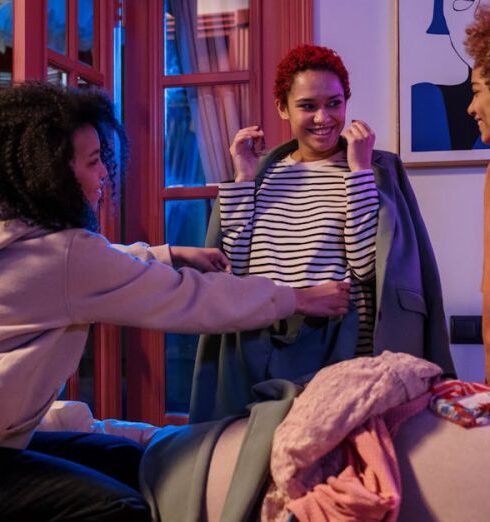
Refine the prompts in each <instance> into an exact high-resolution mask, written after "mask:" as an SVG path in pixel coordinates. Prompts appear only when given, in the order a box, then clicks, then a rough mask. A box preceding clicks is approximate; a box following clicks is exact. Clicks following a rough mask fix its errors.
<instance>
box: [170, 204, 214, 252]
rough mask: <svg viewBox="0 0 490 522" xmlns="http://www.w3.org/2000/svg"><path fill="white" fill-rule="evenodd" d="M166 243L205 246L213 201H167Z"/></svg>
mask: <svg viewBox="0 0 490 522" xmlns="http://www.w3.org/2000/svg"><path fill="white" fill-rule="evenodd" d="M164 204H165V242H166V243H168V244H169V245H180V246H197V247H202V246H204V240H205V238H206V229H207V226H208V221H209V215H210V214H211V210H212V205H213V200H210V199H176V200H167V201H165V203H164Z"/></svg>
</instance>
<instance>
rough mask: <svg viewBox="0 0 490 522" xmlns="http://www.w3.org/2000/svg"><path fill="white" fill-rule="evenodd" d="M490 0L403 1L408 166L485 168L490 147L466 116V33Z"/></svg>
mask: <svg viewBox="0 0 490 522" xmlns="http://www.w3.org/2000/svg"><path fill="white" fill-rule="evenodd" d="M485 2H487V0H398V5H397V13H398V16H397V19H398V20H397V21H398V64H399V72H398V75H399V76H398V82H399V130H400V156H401V158H402V160H403V161H404V162H405V163H406V164H408V165H409V166H410V165H412V166H428V165H433V164H437V165H439V164H441V163H447V164H451V165H454V164H483V163H486V162H488V160H489V159H490V148H489V147H488V146H486V145H484V144H483V143H482V141H481V138H480V133H479V131H478V126H477V124H476V122H475V120H474V119H473V118H472V117H471V116H470V115H469V114H468V113H467V108H468V105H469V104H470V102H471V98H472V91H471V67H472V65H473V64H472V61H471V59H470V58H469V56H468V55H467V54H466V50H465V47H464V40H465V37H466V33H465V29H466V27H467V26H468V25H469V24H470V23H471V22H472V21H473V17H474V13H475V10H476V9H478V6H479V4H480V3H485Z"/></svg>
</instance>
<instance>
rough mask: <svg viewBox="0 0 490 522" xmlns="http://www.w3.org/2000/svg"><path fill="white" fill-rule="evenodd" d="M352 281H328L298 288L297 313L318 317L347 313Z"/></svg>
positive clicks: (296, 291)
mask: <svg viewBox="0 0 490 522" xmlns="http://www.w3.org/2000/svg"><path fill="white" fill-rule="evenodd" d="M349 288H350V283H346V282H344V281H328V282H327V283H323V284H321V285H318V286H311V287H309V288H299V289H298V288H296V289H295V293H296V310H295V312H296V313H300V314H303V315H310V316H316V317H325V316H336V315H343V314H346V313H347V310H348V308H349Z"/></svg>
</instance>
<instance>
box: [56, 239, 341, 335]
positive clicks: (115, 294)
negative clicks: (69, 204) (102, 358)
mask: <svg viewBox="0 0 490 522" xmlns="http://www.w3.org/2000/svg"><path fill="white" fill-rule="evenodd" d="M65 288H66V294H65V300H66V307H67V311H68V314H69V317H70V319H71V322H72V323H73V324H85V323H88V322H107V323H112V324H120V325H128V326H137V327H141V328H155V329H161V330H165V331H168V332H180V333H215V332H216V333H218V332H235V331H241V330H252V329H257V328H262V327H265V326H268V325H270V324H271V323H273V322H274V321H276V320H278V319H283V318H285V317H288V316H289V315H291V314H293V313H294V312H295V311H296V312H299V313H304V314H308V315H318V316H321V315H327V314H328V315H338V314H341V313H344V311H345V310H346V309H347V303H348V285H345V284H342V283H337V284H336V285H332V284H330V285H320V286H317V287H313V288H305V289H297V290H293V289H292V288H289V287H286V286H277V285H275V284H274V283H273V282H272V281H270V280H268V279H266V278H263V277H256V276H248V277H241V278H239V277H235V276H232V275H230V274H224V273H206V274H202V273H200V272H198V271H196V270H193V269H189V268H183V269H182V270H180V271H176V270H173V269H172V268H171V267H169V266H167V265H164V264H161V263H159V262H157V261H148V262H142V261H141V260H139V259H137V258H135V257H132V256H129V255H126V254H124V253H122V252H120V251H118V250H116V249H114V248H112V247H111V245H110V243H109V242H108V241H107V240H106V239H105V238H104V237H102V236H100V235H98V234H92V233H90V232H87V231H84V230H74V231H73V236H72V240H71V244H70V247H69V251H68V255H67V262H66V284H65Z"/></svg>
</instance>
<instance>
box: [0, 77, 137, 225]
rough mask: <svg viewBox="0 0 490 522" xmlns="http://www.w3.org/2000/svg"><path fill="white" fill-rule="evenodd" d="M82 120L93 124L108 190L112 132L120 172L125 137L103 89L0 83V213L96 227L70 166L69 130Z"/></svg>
mask: <svg viewBox="0 0 490 522" xmlns="http://www.w3.org/2000/svg"><path fill="white" fill-rule="evenodd" d="M85 125H92V126H93V127H94V128H95V129H96V130H97V133H98V135H99V139H100V146H101V159H102V161H103V162H104V164H105V166H106V168H107V172H108V175H109V180H110V183H111V185H112V193H113V195H114V193H115V188H114V187H115V176H116V171H117V161H116V156H115V148H114V139H115V136H116V135H117V136H118V139H119V145H120V147H119V149H120V156H121V160H120V171H121V173H123V172H124V168H125V164H126V159H127V151H128V142H127V137H126V134H125V132H124V129H123V127H122V126H121V125H120V124H119V122H118V121H117V119H116V117H115V115H114V108H113V104H112V102H111V100H110V99H109V97H108V96H107V95H106V94H105V93H104V92H103V91H101V90H98V89H92V88H91V89H74V88H66V87H60V86H56V85H51V84H48V83H41V82H27V83H23V84H20V85H18V86H15V87H9V88H5V89H0V219H2V220H10V219H20V220H22V221H24V222H26V223H28V224H30V225H39V226H42V227H45V228H47V229H51V230H62V229H66V228H86V229H88V230H92V231H96V230H98V228H99V225H98V221H97V216H96V215H95V212H94V211H93V209H92V208H91V206H90V204H89V203H88V201H87V200H86V198H85V196H84V194H83V191H82V188H81V187H80V184H79V183H78V181H77V179H76V178H75V174H74V172H73V170H72V168H71V166H70V162H71V160H72V159H73V154H74V149H73V143H72V138H73V133H74V132H75V131H76V130H77V129H79V128H80V127H83V126H85Z"/></svg>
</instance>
